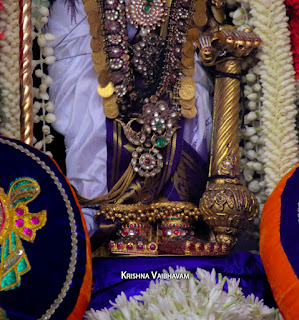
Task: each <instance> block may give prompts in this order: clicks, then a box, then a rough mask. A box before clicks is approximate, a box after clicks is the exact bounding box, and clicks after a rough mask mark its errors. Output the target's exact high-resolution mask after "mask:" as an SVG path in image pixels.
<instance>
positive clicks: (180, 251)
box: [157, 216, 229, 256]
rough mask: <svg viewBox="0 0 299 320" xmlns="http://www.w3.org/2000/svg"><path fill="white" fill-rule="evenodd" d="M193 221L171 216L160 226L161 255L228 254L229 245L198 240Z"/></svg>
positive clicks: (158, 232) (159, 242) (158, 230)
mask: <svg viewBox="0 0 299 320" xmlns="http://www.w3.org/2000/svg"><path fill="white" fill-rule="evenodd" d="M193 220H194V219H188V221H185V220H182V221H181V219H180V218H178V217H177V216H170V217H167V218H166V219H165V220H164V221H163V222H162V223H161V224H159V225H158V229H157V234H158V245H159V252H160V254H175V255H187V256H218V255H225V254H228V252H229V246H228V245H227V244H222V243H221V242H217V241H216V242H215V241H207V240H205V241H203V240H200V239H198V238H197V237H196V236H195V228H194V223H195V221H193ZM191 222H192V223H191Z"/></svg>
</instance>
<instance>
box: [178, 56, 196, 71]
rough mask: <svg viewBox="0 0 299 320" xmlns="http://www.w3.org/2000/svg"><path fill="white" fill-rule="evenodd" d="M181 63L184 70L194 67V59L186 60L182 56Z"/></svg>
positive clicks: (186, 58)
mask: <svg viewBox="0 0 299 320" xmlns="http://www.w3.org/2000/svg"><path fill="white" fill-rule="evenodd" d="M181 62H182V65H183V66H184V67H185V68H186V69H192V68H194V67H195V61H194V57H192V58H188V57H186V56H183V57H182V60H181Z"/></svg>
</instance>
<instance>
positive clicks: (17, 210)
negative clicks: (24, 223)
mask: <svg viewBox="0 0 299 320" xmlns="http://www.w3.org/2000/svg"><path fill="white" fill-rule="evenodd" d="M16 214H17V215H18V216H22V215H23V214H24V209H22V208H17V209H16Z"/></svg>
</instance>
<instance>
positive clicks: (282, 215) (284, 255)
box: [260, 165, 299, 320]
mask: <svg viewBox="0 0 299 320" xmlns="http://www.w3.org/2000/svg"><path fill="white" fill-rule="evenodd" d="M260 251H261V258H262V261H263V264H264V267H265V271H266V274H267V277H268V280H269V283H270V286H271V289H272V292H273V295H274V298H275V300H276V303H277V305H278V307H279V309H280V312H281V313H282V315H283V317H284V319H285V320H294V319H299V299H298V297H299V166H298V165H297V166H296V167H295V168H293V169H292V170H291V171H290V172H289V173H288V174H287V175H286V176H285V177H284V178H283V179H282V180H281V181H280V182H279V183H278V185H277V186H276V188H275V189H274V191H273V192H272V194H271V195H270V196H269V198H268V200H267V202H266V204H265V206H264V210H263V213H262V221H261V231H260Z"/></svg>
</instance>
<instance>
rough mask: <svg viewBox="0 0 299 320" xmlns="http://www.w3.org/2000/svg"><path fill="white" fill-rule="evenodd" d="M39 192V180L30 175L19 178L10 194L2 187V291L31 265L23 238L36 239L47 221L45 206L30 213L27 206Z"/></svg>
mask: <svg viewBox="0 0 299 320" xmlns="http://www.w3.org/2000/svg"><path fill="white" fill-rule="evenodd" d="M39 193H40V187H39V184H38V183H37V182H36V181H35V180H34V179H31V178H27V177H26V178H19V179H16V180H15V181H14V182H13V183H12V184H11V185H10V188H9V191H8V194H6V193H5V192H4V190H3V189H2V188H0V252H1V257H0V291H4V290H9V289H14V288H16V287H18V286H19V285H20V283H21V276H22V275H24V274H25V273H27V272H28V271H29V270H30V268H31V267H30V263H29V261H28V258H27V255H26V253H25V250H24V248H23V246H22V241H21V239H23V240H25V241H29V242H33V241H34V239H35V236H36V231H37V230H39V229H41V228H42V227H43V226H44V225H45V224H46V221H47V216H46V210H42V211H40V212H38V213H30V212H29V210H28V207H27V204H28V203H29V202H31V201H33V200H34V199H35V198H36V197H37V196H38V194H39Z"/></svg>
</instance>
